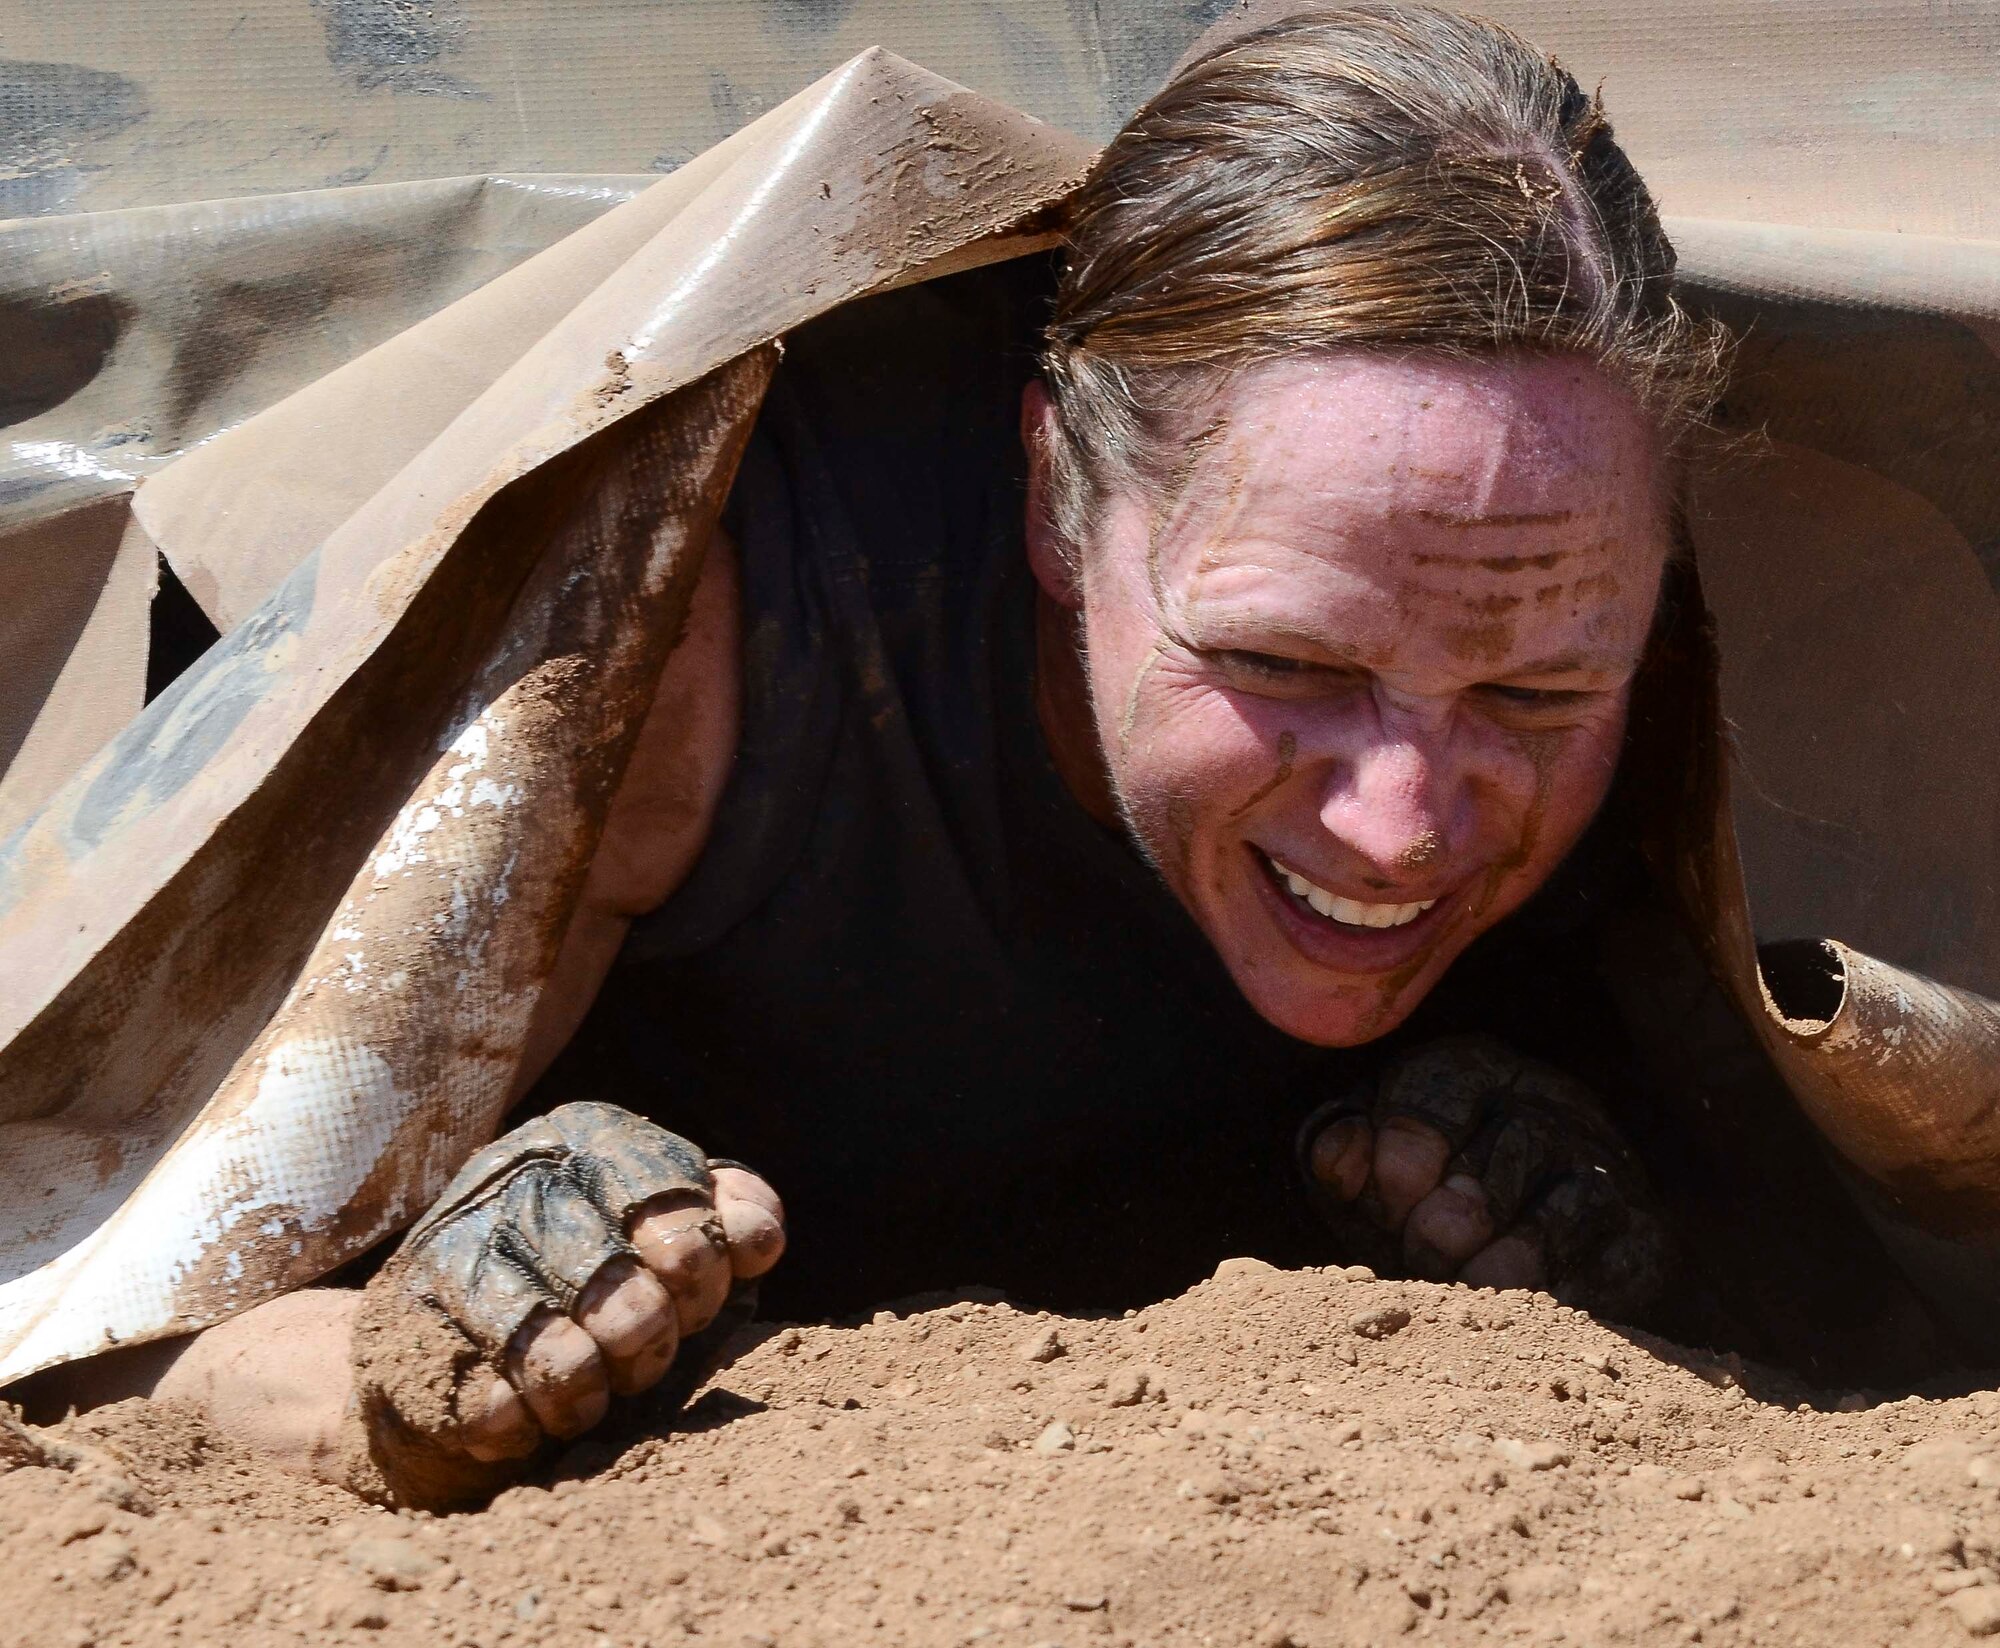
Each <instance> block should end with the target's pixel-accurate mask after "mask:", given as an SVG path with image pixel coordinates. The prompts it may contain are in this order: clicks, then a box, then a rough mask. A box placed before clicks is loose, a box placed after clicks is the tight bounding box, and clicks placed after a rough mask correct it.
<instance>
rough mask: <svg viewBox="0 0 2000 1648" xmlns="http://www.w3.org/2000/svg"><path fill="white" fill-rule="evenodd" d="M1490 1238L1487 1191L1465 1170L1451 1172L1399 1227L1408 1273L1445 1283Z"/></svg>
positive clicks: (1490, 1218)
mask: <svg viewBox="0 0 2000 1648" xmlns="http://www.w3.org/2000/svg"><path fill="white" fill-rule="evenodd" d="M1492 1240H1493V1213H1492V1209H1491V1208H1490V1207H1489V1206H1488V1204H1487V1201H1486V1192H1485V1190H1484V1189H1483V1188H1481V1186H1480V1183H1479V1181H1478V1180H1477V1179H1475V1178H1473V1177H1472V1175H1471V1174H1469V1173H1453V1174H1450V1175H1449V1176H1447V1177H1446V1179H1445V1181H1444V1182H1443V1183H1442V1184H1440V1185H1439V1186H1438V1187H1437V1189H1435V1190H1433V1191H1432V1192H1431V1193H1430V1194H1429V1195H1427V1196H1426V1197H1424V1199H1423V1200H1422V1201H1420V1202H1418V1203H1417V1205H1416V1206H1415V1207H1413V1208H1412V1209H1411V1210H1410V1217H1409V1219H1408V1221H1407V1222H1406V1223H1405V1224H1404V1226H1403V1255H1404V1258H1405V1259H1406V1260H1407V1261H1408V1264H1409V1267H1410V1273H1411V1274H1412V1275H1414V1276H1421V1277H1423V1278H1425V1279H1426V1280H1428V1281H1433V1282H1443V1281H1449V1280H1450V1279H1451V1278H1452V1277H1453V1276H1455V1275H1457V1274H1458V1269H1459V1267H1460V1266H1461V1265H1463V1264H1464V1263H1466V1261H1467V1260H1469V1259H1471V1258H1472V1257H1473V1256H1474V1255H1475V1254H1477V1253H1478V1252H1479V1251H1480V1250H1481V1249H1482V1248H1484V1247H1485V1246H1486V1245H1487V1244H1488V1243H1489V1242H1491V1241H1492Z"/></svg>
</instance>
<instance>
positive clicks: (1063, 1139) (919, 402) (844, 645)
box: [569, 259, 1603, 1314]
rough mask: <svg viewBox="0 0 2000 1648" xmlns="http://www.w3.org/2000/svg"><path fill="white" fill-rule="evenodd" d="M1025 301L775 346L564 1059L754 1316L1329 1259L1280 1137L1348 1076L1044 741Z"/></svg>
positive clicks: (1107, 1291)
mask: <svg viewBox="0 0 2000 1648" xmlns="http://www.w3.org/2000/svg"><path fill="white" fill-rule="evenodd" d="M1047 289H1048V267H1047V265H1046V263H1045V262H1044V261H1042V260H1039V259H1030V260H1022V261H1020V262H1016V263H1012V264H1007V265H1003V266H1000V267H998V268H994V269H988V270H982V271H977V272H975V273H972V274H968V275H962V276H957V277H952V278H949V279H946V280H941V281H935V282H932V283H930V284H928V285H924V286H919V287H914V288H910V289H908V290H905V291H901V292H897V293H893V294H890V295H887V296H884V297H879V298H875V299H872V300H868V301H864V302H861V303H857V304H853V305H850V306H848V307H847V308H845V309H842V310H839V311H837V312H835V313H833V314H831V315H828V316H826V317H824V318H822V319H820V320H818V321H816V322H814V323H813V324H812V325H810V326H808V327H806V328H804V329H802V330H801V331H799V332H798V333H796V334H794V335H793V336H792V338H791V339H789V340H788V346H787V350H786V354H785V357H784V360H783V363H782V365H781V367H780V368H779V371H778V374H777V377H776V380H775V381H774V383H773V384H772V387H771V391H770V395H769V398H768V400H767V402H766V405H765V409H764V411H763V413H762V415H761V418H760V421H759V424H758V427H757V429H756V432H755V434H754V436H753V438H752V440H751V443H750V446H749V450H748V452H747V453H746V456H745V458H744V461H743V466H742V469H741V472H740V474H739V476H738V479H737V483H736V486H735V490H734V492H733V494H732V498H731V502H730V506H729V511H728V515H727V525H728V528H729V530H730V532H731V533H732V535H733V537H734V538H735V541H736V543H737V545H738V546H739V549H740V552H741V556H742V577H743V611H744V629H745V633H744V677H743V686H744V710H743V715H744V719H743V733H742V741H741V745H740V749H739V754H738V756H737V759H736V764H735V767H734V769H733V771H732V773H731V776H730V779H729V783H728V786H727V789H726V792H725V795H724V798H723V801H722V804H721V809H720V813H719V816H718V818H717V820H716V824H715V828H714V830H713V832H712V835H711V837H710V842H709V845H708V847H707V848H706V850H705V851H704V853H703V855H702V857H701V859H700V861H699V863H698V864H697V866H696V868H695V870H694V872H693V873H692V875H691V876H690V878H689V880H688V881H687V883H686V884H685V885H684V886H683V887H682V888H681V889H680V890H679V891H678V892H677V893H675V895H674V896H673V897H672V898H671V899H670V900H669V901H668V902H667V903H666V904H665V905H664V906H663V907H662V908H660V909H659V910H657V911H655V912H654V913H653V914H651V915H649V916H647V917H644V918H643V919H641V920H640V921H638V922H636V923H635V924H634V927H633V930H632V933H631V936H630V939H629V941H628V943H627V945H626V947H625V951H624V953H623V956H622V958H621V960H620V964H619V965H618V967H617V968H616V969H614V971H613V974H612V976H611V978H610V980H609V982H608V983H607V984H606V986H605V988H604V991H603V993H602V995H601V996H600V998H599V1001H598V1004H597V1006H596V1008H595V1009H594V1011H593V1013H592V1015H591V1018H590V1020H589V1022H588V1024H587V1025H586V1027H585V1031H584V1032H583V1033H582V1034H581V1035H580V1037H579V1039H578V1048H579V1049H580V1050H581V1051H573V1054H572V1055H570V1056H569V1059H570V1062H572V1063H573V1062H575V1059H576V1058H579V1057H587V1058H589V1059H590V1060H592V1061H593V1062H594V1064H595V1066H596V1068H597V1071H598V1078H597V1083H596V1085H598V1086H599V1087H600V1088H602V1087H603V1086H604V1082H605V1078H604V1076H603V1071H604V1070H605V1069H607V1068H609V1069H615V1070H617V1071H618V1072H619V1074H618V1076H617V1078H616V1080H617V1082H618V1083H619V1084H620V1087H619V1092H618V1094H617V1095H616V1096H618V1097H620V1098H621V1099H622V1102H625V1103H626V1104H628V1105H631V1106H633V1107H634V1108H639V1109H643V1110H646V1111H647V1112H649V1113H651V1114H653V1115H654V1116H655V1117H656V1118H657V1119H658V1120H660V1121H661V1122H662V1123H663V1124H665V1125H668V1126H671V1127H673V1128H674V1129H676V1130H677V1131H680V1132H683V1133H686V1134H687V1135H688V1136H689V1137H691V1138H693V1139H696V1140H698V1141H699V1142H700V1144H701V1145H702V1146H703V1148H705V1149H707V1150H708V1151H710V1152H711V1153H712V1154H715V1155H723V1156H733V1157H736V1158H738V1159H741V1160H743V1161H745V1162H748V1163H750V1164H752V1165H754V1166H755V1167H756V1168H757V1169H758V1170H759V1171H760V1172H762V1173H763V1174H765V1175H766V1176H767V1177H768V1178H769V1179H770V1180H771V1181H772V1182H773V1183H774V1184H775V1185H776V1186H777V1187H778V1188H779V1190H780V1193H781V1194H782V1195H783V1196H784V1197H785V1200H786V1206H787V1211H788V1215H789V1218H790V1222H791V1247H790V1250H789V1252H788V1254H787V1257H786V1260H785V1262H784V1264H783V1265H782V1266H780V1267H779V1270H778V1272H776V1273H775V1274H774V1275H773V1277H772V1278H771V1281H770V1283H769V1285H768V1293H767V1304H768V1305H769V1307H770V1308H772V1309H776V1310H778V1311H780V1312H784V1311H787V1310H792V1311H798V1312H803V1313H806V1314H827V1313H837V1312H840V1311H844V1310H850V1309H858V1308H861V1307H863V1306H865V1305H868V1304H871V1303H877V1302H880V1301H881V1300H883V1299H885V1298H890V1297H896V1296H900V1295H906V1294H910V1293H915V1292H920V1291H925V1290H930V1289H935V1288H948V1287H956V1286H961V1285H967V1284H975V1283H978V1284H990V1285H997V1286H1000V1287H1003V1288H1005V1289H1007V1290H1008V1291H1009V1292H1010V1293H1013V1294H1015V1295H1016V1296H1017V1297H1023V1298H1027V1299H1031V1300H1033V1301H1035V1302H1037V1303H1046V1304H1051V1305H1058V1306H1068V1307H1113V1306H1120V1305H1125V1304H1131V1303H1137V1302H1140V1301H1142V1300H1144V1299H1148V1298H1157V1297H1160V1296H1162V1295H1164V1294H1166V1293H1169V1292H1172V1291H1175V1290H1177V1289H1179V1288H1183V1287H1185V1286H1187V1285H1188V1284H1189V1283H1191V1282H1193V1281H1194V1280H1196V1279H1197V1278H1199V1277H1201V1276H1203V1275H1206V1274H1207V1273H1209V1272H1210V1271H1211V1270H1212V1269H1213V1268H1214V1266H1215V1264H1216V1263H1217V1261H1218V1260H1220V1259H1222V1258H1224V1257H1226V1256H1229V1255H1232V1254H1245V1253H1247V1254H1255V1255H1260V1256H1262V1257H1265V1258H1267V1259H1269V1260H1271V1261H1273V1262H1275V1263H1290V1264H1298V1263H1314V1262H1316V1263H1325V1262H1330V1261H1332V1260H1333V1259H1335V1258H1336V1257H1337V1255H1335V1254H1334V1253H1333V1252H1332V1251H1331V1249H1330V1247H1329V1244H1328V1241H1327V1239H1326V1237H1325V1235H1324V1234H1323V1233H1322V1232H1321V1231H1320V1230H1319V1229H1318V1227H1317V1226H1316V1225H1315V1224H1314V1222H1313V1221H1312V1220H1311V1218H1310V1216H1309V1215H1308V1213H1307V1212H1306V1210H1305V1207H1304V1205H1303V1202H1302V1199H1301V1197H1300V1196H1299V1194H1298V1190H1297V1180H1296V1170H1295V1169H1294V1167H1293V1165H1292V1150H1293V1135H1294V1133H1295V1131H1296V1129H1297V1127H1298V1124H1299V1122H1300V1121H1301V1119H1302V1118H1303V1117H1304V1116H1305V1114H1306V1113H1307V1112H1308V1111H1310V1110H1311V1109H1312V1108H1313V1107H1314V1106H1315V1105H1317V1104H1318V1103H1320V1102H1321V1101H1322V1100H1324V1099H1326V1098H1328V1097H1331V1096H1332V1095H1333V1094H1334V1093H1335V1092H1336V1091H1337V1089H1338V1086H1339V1085H1340V1084H1345V1083H1348V1082H1352V1081H1354V1080H1356V1079H1357V1078H1358V1077H1359V1076H1361V1075H1362V1074H1364V1073H1365V1071H1366V1070H1367V1069H1368V1068H1370V1067H1372V1065H1373V1064H1374V1062H1375V1061H1376V1059H1377V1058H1379V1057H1380V1056H1382V1052H1383V1049H1382V1048H1380V1047H1378V1048H1375V1049H1370V1050H1364V1051H1357V1052H1340V1051H1330V1050H1326V1049H1321V1048H1316V1047H1311V1046H1308V1045H1306V1044H1304V1043H1301V1042H1297V1041H1294V1040H1292V1039H1291V1038H1289V1037H1287V1036H1285V1035H1283V1034H1282V1033H1281V1032H1279V1031H1277V1030H1275V1029H1273V1028H1272V1027H1271V1026H1270V1025H1268V1024H1266V1023H1265V1022H1264V1021H1263V1020H1262V1019H1260V1018H1259V1017H1258V1016H1257V1015H1256V1014H1255V1013H1254V1012H1253V1011H1252V1010H1251V1009H1250V1008H1249V1007H1248V1005H1247V1004H1246V1003H1245V1002H1244V1001H1243V999H1242V997H1241V996H1240V995H1239V994H1238V993H1237V991H1236V989H1235V987H1234V985H1233V984H1232V983H1231V981H1230V979H1229V976H1228V974H1227V972H1226V971H1225V970H1224V968H1223V966H1222V964H1221V962H1220V961H1219V960H1218V959H1217V958H1216V956H1215V954H1214V952H1213V951H1212V950H1211V948H1210V947H1209V945H1208V943H1207V941H1206V940H1205V939H1204V938H1203V937H1202V935H1201V933H1200V931H1199V930H1198V929H1197V928H1196V926H1195V925H1194V923H1193V921H1192V920H1191V919H1190V918H1189V917H1188V915H1187V914H1186V912H1185V911H1184V910H1183V909H1182V908H1181V906H1180V905H1179V904H1178V903H1177V902H1176V900H1175V899H1174V898H1173V897H1172V896H1171V895H1170V894H1169V893H1168V892H1167V891H1166V889H1165V887H1164V885H1163V884H1162V883H1161V882H1160V880H1159V879H1158V877H1157V876H1156V874H1155V873H1154V872H1153V870H1152V869H1151V868H1150V867H1149V866H1148V865H1147V864H1146V863H1145V862H1144V861H1143V860H1142V859H1141V858H1140V856H1139V855H1138V854H1137V852H1136V851H1135V850H1134V849H1133V847H1132V846H1131V845H1130V843H1129V842H1128V841H1127V840H1126V839H1125V838H1124V837H1123V836H1122V835H1120V834H1118V833H1116V832H1114V831H1110V830H1107V829H1105V828H1104V827H1102V826H1101V825H1099V824H1098V823H1097V822H1095V821H1094V820H1093V819H1091V818H1090V817H1089V816H1088V815H1087V814H1086V813H1085V812H1084V811H1083V809H1082V807H1081V806H1080V805H1079V804H1078V803H1077V802H1076V800H1075V799H1074V798H1073V797H1072V796H1071V795H1070V793H1069V792H1068V790H1067V789H1066V788H1065V786H1064V784H1063V782H1062V780H1061V779H1060V778H1059V777H1058V775H1057V774H1056V771H1055V769H1054V767H1053V766H1052V764H1051V761H1050V758H1049V755H1048V752H1047V750H1046V748H1045V747H1044V744H1043V741H1042V735H1041V731H1040V727H1039V724H1038V722H1037V718H1036V713H1035V708H1034V667H1035V656H1034V626H1033V616H1034V585H1033V580H1032V576H1031V574H1030V572H1029V569H1028V565H1027V560H1026V554H1025V549H1024V547H1023V542H1022V496H1023V483H1022V463H1021V455H1020V446H1019V440H1018V436H1017V433H1016V431H1017V427H1018V416H1019V411H1018V408H1019V403H1020V394H1021V390H1022V387H1023V385H1024V384H1025V383H1026V381H1027V379H1028V377H1029V376H1030V374H1031V371H1032V364H1033V362H1032V351H1033V346H1034V339H1035V336H1036V333H1037V331H1038V330H1039V327H1040V325H1041V323H1042V318H1043V312H1044V308H1045V303H1046V292H1047ZM1517 920H1518V918H1517ZM1480 970H1481V971H1485V969H1480ZM1473 994H1475V995H1478V994H1480V992H1479V991H1477V990H1475V991H1474V992H1473ZM1488 994H1490V992H1488ZM1489 1005H1490V1004H1489ZM1482 1016H1483V1015H1482ZM1586 1017H1587V1018H1589V1019H1601V1018H1602V1017H1603V1014H1602V1013H1601V1011H1597V1012H1592V1013H1590V1014H1587V1015H1586ZM1461 1018H1462V1015H1461V1014H1458V1013H1453V1012H1447V1011H1445V1010H1443V1008H1442V1007H1441V1006H1439V1007H1433V1008H1432V1009H1431V1010H1430V1011H1428V1012H1427V1013H1426V1014H1425V1015H1424V1024H1425V1026H1426V1027H1428V1028H1429V1029H1431V1030H1433V1031H1434V1030H1436V1029H1438V1028H1440V1027H1441V1024H1442V1021H1444V1020H1447V1019H1449V1020H1451V1021H1454V1022H1456V1021H1458V1020H1459V1019H1461ZM1402 1039H1403V1038H1402V1037H1398V1038H1396V1041H1397V1042H1399V1043H1400V1041H1401V1040H1402ZM1520 1039H1521V1038H1520V1037H1519V1036H1518V1035H1516V1037H1515V1040H1516V1041H1517V1042H1518V1041H1520ZM1584 1039H1585V1040H1586V1041H1587V1040H1588V1039H1589V1038H1588V1036H1586V1037H1585V1038H1584ZM1569 1051H1570V1053H1571V1054H1572V1055H1573V1054H1574V1052H1575V1048H1574V1047H1573V1046H1572V1047H1570V1048H1569ZM1566 1062H1568V1063H1569V1064H1570V1065H1571V1067H1572V1068H1574V1067H1575V1065H1576V1059H1575V1057H1574V1056H1572V1057H1570V1058H1569V1059H1568V1060H1567V1061H1566ZM607 1096H613V1095H612V1094H610V1093H608V1092H607Z"/></svg>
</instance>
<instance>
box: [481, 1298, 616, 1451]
mask: <svg viewBox="0 0 2000 1648" xmlns="http://www.w3.org/2000/svg"><path fill="white" fill-rule="evenodd" d="M504 1363H505V1367H506V1372H507V1382H508V1383H509V1384H511V1385H512V1386H513V1387H514V1389H515V1390H517V1391H518V1392H520V1395H521V1400H522V1401H523V1402H524V1403H526V1404H527V1407H528V1411H529V1412H530V1413H532V1414H533V1415H534V1417H535V1422H536V1423H537V1424H539V1425H540V1426H541V1427H542V1429H543V1430H545V1431H547V1432H548V1433H549V1435H551V1436H553V1437H556V1438H558V1439H563V1440H566V1439H568V1438H569V1437H572V1436H581V1435H582V1434H583V1433H584V1432H585V1431H587V1430H589V1429H590V1427H591V1426H592V1425H595V1424H596V1423H597V1422H598V1421H599V1420H600V1419H602V1418H603V1417H604V1415H605V1413H606V1412H607V1411H608V1410H609V1408H610V1406H611V1382H610V1377H609V1375H608V1374H607V1372H606V1370H605V1366H604V1358H603V1357H602V1356H601V1355H599V1354H598V1349H597V1344H596V1341H595V1340H593V1339H592V1338H591V1336H590V1335H589V1334H588V1333H586V1332H584V1330H583V1329H582V1328H580V1327H578V1326H577V1325H576V1323H574V1322H572V1321H571V1320H570V1319H569V1318H568V1317H567V1316H558V1315H556V1313H555V1312H554V1311H538V1312H537V1313H536V1314H535V1315H533V1316H531V1317H530V1318H529V1319H528V1320H527V1321H526V1322H524V1323H523V1324H522V1325H521V1327H520V1328H519V1329H518V1330H517V1331H516V1333H515V1334H514V1337H513V1338H512V1339H511V1340H510V1341H509V1342H508V1345H507V1354H506V1356H505V1358H504Z"/></svg>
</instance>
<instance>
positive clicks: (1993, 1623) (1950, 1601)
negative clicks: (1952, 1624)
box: [1944, 1585, 2000, 1637]
mask: <svg viewBox="0 0 2000 1648" xmlns="http://www.w3.org/2000/svg"><path fill="white" fill-rule="evenodd" d="M1944 1605H1945V1606H1946V1607H1947V1608H1949V1609H1950V1610H1951V1611H1952V1612H1953V1613H1954V1614H1956V1615H1958V1623H1959V1624H1961V1625H1963V1626H1964V1627H1965V1634H1966V1635H1967V1636H1969V1637H1990V1636H1992V1635H1993V1633H1994V1632H1996V1631H2000V1587H1995V1586H1992V1585H1976V1586H1974V1587H1973V1588H1972V1589H1971V1590H1969V1591H1960V1592H1959V1593H1958V1594H1957V1595H1956V1596H1950V1597H1946V1598H1945V1604H1944Z"/></svg>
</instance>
